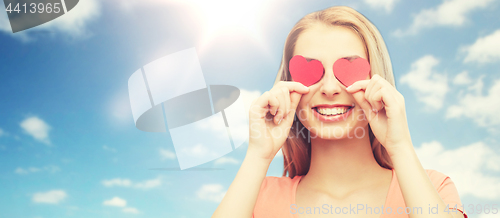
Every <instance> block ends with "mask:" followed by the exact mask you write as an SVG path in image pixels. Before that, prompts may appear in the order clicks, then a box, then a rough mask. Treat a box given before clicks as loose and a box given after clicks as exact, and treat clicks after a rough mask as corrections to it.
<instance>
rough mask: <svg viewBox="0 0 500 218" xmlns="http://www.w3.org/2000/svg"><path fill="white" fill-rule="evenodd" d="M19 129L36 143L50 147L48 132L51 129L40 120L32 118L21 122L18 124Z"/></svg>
mask: <svg viewBox="0 0 500 218" xmlns="http://www.w3.org/2000/svg"><path fill="white" fill-rule="evenodd" d="M19 125H20V126H21V128H23V130H24V131H25V132H26V133H27V134H28V135H31V136H32V137H33V138H35V139H36V140H37V141H40V142H43V143H45V144H48V145H50V139H49V131H50V129H51V127H50V126H49V125H48V124H47V123H45V121H43V120H42V119H40V118H38V117H36V116H32V117H28V118H26V119H25V120H23V121H22V122H21V123H20V124H19Z"/></svg>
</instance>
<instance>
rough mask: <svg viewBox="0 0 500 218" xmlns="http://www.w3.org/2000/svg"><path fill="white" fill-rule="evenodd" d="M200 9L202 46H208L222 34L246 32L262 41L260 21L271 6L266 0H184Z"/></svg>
mask: <svg viewBox="0 0 500 218" xmlns="http://www.w3.org/2000/svg"><path fill="white" fill-rule="evenodd" d="M183 2H184V3H188V4H190V5H191V6H194V8H195V9H196V10H198V11H199V15H200V16H201V17H200V19H201V20H202V21H203V22H204V31H203V32H204V34H203V37H202V40H201V47H206V46H207V45H208V44H209V43H210V42H211V41H212V40H214V39H215V38H217V37H218V36H221V35H231V34H242V33H243V34H245V35H247V36H249V37H251V38H253V39H254V40H257V41H261V40H262V33H261V28H260V23H261V22H262V20H263V18H264V17H263V14H264V13H263V12H264V11H266V10H267V8H268V7H269V6H270V3H269V2H272V1H266V0H252V1H248V0H246V1H238V0H212V1H206V0H183Z"/></svg>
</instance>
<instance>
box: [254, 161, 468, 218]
mask: <svg viewBox="0 0 500 218" xmlns="http://www.w3.org/2000/svg"><path fill="white" fill-rule="evenodd" d="M425 171H426V173H427V175H428V176H429V178H430V180H431V182H432V184H433V185H434V187H435V188H436V190H437V191H438V193H439V195H440V197H441V198H442V199H443V201H444V203H445V204H447V205H448V207H449V208H453V207H458V208H459V209H460V207H461V201H460V197H459V195H458V191H457V189H456V186H455V184H454V183H453V181H451V179H450V177H448V176H446V175H444V174H443V173H441V172H438V171H436V170H429V169H427V170H425ZM302 177H303V176H295V177H294V178H293V179H292V178H290V177H275V176H267V177H266V178H265V179H264V181H263V182H262V185H261V188H260V191H259V196H258V197H257V201H256V204H255V207H254V211H253V217H254V218H261V217H262V218H264V217H265V218H268V217H279V218H298V217H299V213H303V214H306V213H307V212H308V210H309V212H311V213H312V212H316V214H318V212H319V213H320V214H326V213H328V214H342V215H344V214H365V213H373V214H380V218H408V217H409V215H408V214H406V212H405V208H406V204H405V201H404V198H403V194H402V192H401V188H400V187H399V182H398V179H397V177H396V172H395V171H394V169H393V170H392V179H391V183H390V186H389V191H388V193H387V196H386V199H385V203H384V205H383V206H379V207H370V206H368V205H362V204H361V205H362V206H361V205H350V207H351V208H348V207H343V208H342V207H335V205H328V204H324V205H318V206H317V207H319V210H315V209H314V208H299V206H298V205H297V204H296V203H295V196H296V193H297V187H298V184H299V182H300V180H301V179H302ZM361 208H362V209H361ZM431 208H432V206H431ZM299 209H300V210H299ZM316 209H317V208H316ZM423 209H428V208H423ZM423 209H422V210H423ZM406 211H408V210H406ZM408 212H409V211H408ZM464 216H465V217H466V215H464Z"/></svg>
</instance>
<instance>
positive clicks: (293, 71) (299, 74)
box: [288, 55, 324, 86]
mask: <svg viewBox="0 0 500 218" xmlns="http://www.w3.org/2000/svg"><path fill="white" fill-rule="evenodd" d="M288 70H289V71H290V75H291V76H292V79H293V81H296V82H300V83H302V84H303V85H305V86H310V85H313V84H314V83H317V82H319V81H320V80H321V78H322V77H323V74H324V70H323V64H321V62H319V61H318V60H311V61H310V62H307V60H306V59H305V58H304V57H302V56H301V55H295V56H293V57H292V59H290V62H289V64H288Z"/></svg>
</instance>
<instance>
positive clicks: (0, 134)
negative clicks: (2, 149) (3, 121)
mask: <svg viewBox="0 0 500 218" xmlns="http://www.w3.org/2000/svg"><path fill="white" fill-rule="evenodd" d="M6 134H7V133H6V132H5V131H3V129H2V128H0V137H2V136H4V135H6Z"/></svg>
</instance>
